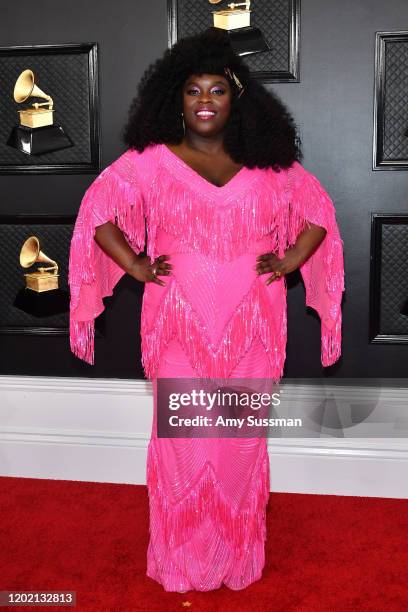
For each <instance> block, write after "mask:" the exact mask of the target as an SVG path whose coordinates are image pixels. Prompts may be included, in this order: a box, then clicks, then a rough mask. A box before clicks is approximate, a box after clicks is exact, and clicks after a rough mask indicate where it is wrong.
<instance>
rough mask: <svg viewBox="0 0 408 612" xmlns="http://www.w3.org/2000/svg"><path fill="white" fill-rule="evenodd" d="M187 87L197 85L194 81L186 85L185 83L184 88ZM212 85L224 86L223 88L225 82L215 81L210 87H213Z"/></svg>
mask: <svg viewBox="0 0 408 612" xmlns="http://www.w3.org/2000/svg"><path fill="white" fill-rule="evenodd" d="M187 85H197V82H196V81H194V80H191V81H187V83H186V87H187ZM214 85H224V87H225V81H215V82H214V83H213V85H212V87H213V86H214Z"/></svg>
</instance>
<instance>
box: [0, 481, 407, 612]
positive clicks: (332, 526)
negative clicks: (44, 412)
mask: <svg viewBox="0 0 408 612" xmlns="http://www.w3.org/2000/svg"><path fill="white" fill-rule="evenodd" d="M0 487H1V510H0V512H1V516H0V533H1V538H0V546H1V559H2V563H1V567H0V590H12V589H15V590H38V591H40V590H73V591H76V595H77V606H76V608H61V607H59V608H57V607H55V606H52V607H50V608H45V609H51V608H52V609H55V610H57V609H58V610H61V609H67V610H69V609H75V610H95V611H101V610H150V611H156V610H158V611H160V612H161V611H163V612H165V611H166V612H167V611H173V610H189V611H190V612H196V611H204V610H205V611H206V612H207V611H211V612H216V611H218V610H220V611H221V610H222V611H229V610H231V611H232V610H254V611H258V610H259V611H261V610H263V611H264V610H266V611H269V610H270V611H273V612H280V611H282V612H283V611H284V612H290V611H296V612H316V611H323V610H324V611H330V612H332V611H336V612H337V611H338V612H345V611H346V610H347V611H348V610H350V611H353V612H357V611H358V612H360V611H361V610H376V611H381V612H385V611H386V612H391V611H392V612H393V611H400V610H401V611H402V610H406V609H407V607H408V550H407V544H408V500H399V499H380V498H363V497H341V496H335V495H324V496H323V495H299V494H286V493H272V494H271V497H270V501H269V507H268V541H267V552H266V567H265V570H264V575H263V578H262V580H260V581H258V582H256V583H254V584H253V585H251V586H250V587H248V588H247V589H245V590H244V591H231V590H229V589H227V588H226V587H222V588H221V589H219V590H218V591H213V592H209V593H198V592H194V591H193V592H190V593H187V594H185V595H181V594H178V593H166V592H165V591H163V589H162V587H161V586H160V585H159V584H157V583H156V582H154V581H153V580H151V579H150V578H147V577H146V576H145V557H146V548H147V543H148V497H147V490H146V488H145V487H143V486H134V485H118V484H102V483H88V482H72V481H61V480H39V479H31V478H5V477H3V478H0ZM186 601H189V602H191V604H192V605H190V606H188V607H187V606H183V605H182V602H186ZM3 609H18V610H34V609H37V610H38V609H44V608H38V607H37V608H34V607H32V606H30V607H21V606H19V607H18V608H3Z"/></svg>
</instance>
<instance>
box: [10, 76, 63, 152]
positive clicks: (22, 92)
mask: <svg viewBox="0 0 408 612" xmlns="http://www.w3.org/2000/svg"><path fill="white" fill-rule="evenodd" d="M29 98H41V99H45V100H46V102H34V103H33V104H32V105H31V106H29V107H27V108H24V109H22V110H19V111H18V113H19V115H20V125H19V126H15V127H14V128H13V130H12V132H11V134H10V138H9V139H8V141H7V144H8V145H9V146H11V147H14V148H16V149H19V151H21V152H22V153H26V154H27V155H41V154H42V153H50V152H51V151H57V150H59V149H65V148H67V147H72V146H73V142H72V141H71V139H70V138H69V137H68V136H67V134H66V133H65V132H64V130H63V129H62V127H61V126H60V125H54V118H53V114H54V102H53V99H52V98H51V96H49V95H48V94H46V93H44V92H43V91H42V90H41V89H40V88H39V87H38V85H36V84H35V77H34V73H33V71H32V70H30V69H27V70H23V72H22V73H21V74H20V76H19V77H18V79H17V81H16V84H15V86H14V100H15V101H16V102H17V103H19V104H21V103H22V102H25V101H26V100H28V99H29Z"/></svg>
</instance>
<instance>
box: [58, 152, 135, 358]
mask: <svg viewBox="0 0 408 612" xmlns="http://www.w3.org/2000/svg"><path fill="white" fill-rule="evenodd" d="M107 221H111V222H112V223H114V224H115V225H117V226H118V227H119V228H120V229H121V230H122V232H123V233H124V235H125V237H126V239H127V241H128V243H129V245H130V246H131V247H132V248H133V250H134V251H135V253H140V252H142V251H143V248H144V243H145V220H144V211H143V197H142V191H141V187H140V184H139V181H138V180H137V178H135V169H134V158H133V157H132V156H131V154H130V152H129V151H128V152H126V153H124V154H123V155H122V156H121V157H119V158H118V159H117V160H116V161H115V162H114V163H113V164H111V165H110V166H108V167H107V168H106V169H105V170H104V171H103V172H102V173H101V174H100V175H99V176H98V177H97V178H96V179H95V180H94V182H93V183H92V184H91V185H90V187H89V188H88V189H87V191H86V192H85V195H84V197H83V199H82V202H81V205H80V208H79V212H78V216H77V219H76V222H75V226H74V231H73V235H72V239H71V246H70V254H69V274H68V283H69V286H70V295H71V301H70V326H69V327H70V347H71V351H72V352H73V353H74V355H76V356H77V357H79V358H80V359H82V360H83V361H86V362H87V363H89V364H90V365H93V364H94V337H95V318H96V317H97V316H98V315H99V314H100V313H101V312H102V311H103V310H104V304H103V301H102V299H103V298H104V297H107V296H110V295H112V293H113V289H114V287H115V285H116V284H117V283H118V281H119V280H120V278H121V277H122V276H123V275H124V274H125V271H124V270H123V269H122V268H121V267H120V266H119V265H118V264H116V263H115V262H114V261H113V259H112V258H111V257H109V256H108V255H107V254H106V253H105V252H104V251H103V250H102V249H101V248H100V247H99V245H98V244H97V243H96V242H95V240H94V235H95V231H96V228H97V227H98V226H99V225H103V224H104V223H106V222H107Z"/></svg>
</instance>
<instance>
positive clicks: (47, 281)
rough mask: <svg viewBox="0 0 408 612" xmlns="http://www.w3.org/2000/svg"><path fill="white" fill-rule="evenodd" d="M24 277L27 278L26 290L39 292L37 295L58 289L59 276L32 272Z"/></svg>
mask: <svg viewBox="0 0 408 612" xmlns="http://www.w3.org/2000/svg"><path fill="white" fill-rule="evenodd" d="M24 276H25V277H26V289H31V290H32V291H37V293H42V292H43V291H53V290H54V289H58V278H59V274H51V273H48V274H47V273H45V272H43V273H41V272H32V273H31V274H24Z"/></svg>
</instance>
